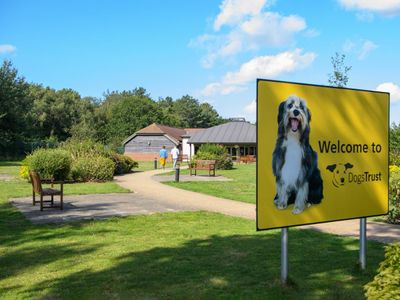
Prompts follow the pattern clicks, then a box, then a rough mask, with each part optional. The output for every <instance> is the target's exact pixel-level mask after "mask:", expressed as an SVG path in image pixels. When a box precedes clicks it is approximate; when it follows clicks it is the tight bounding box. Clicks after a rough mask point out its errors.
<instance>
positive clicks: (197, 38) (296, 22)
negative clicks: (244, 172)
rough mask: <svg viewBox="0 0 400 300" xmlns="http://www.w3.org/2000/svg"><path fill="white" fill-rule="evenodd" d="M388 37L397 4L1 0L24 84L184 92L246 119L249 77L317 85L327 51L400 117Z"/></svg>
mask: <svg viewBox="0 0 400 300" xmlns="http://www.w3.org/2000/svg"><path fill="white" fill-rule="evenodd" d="M399 32H400V0H381V1H374V0H326V1H315V0H302V1H296V0H286V1H284V0H208V1H200V0H199V1H181V0H168V1H161V0H160V1H155V0H153V1H151V0H150V1H144V0H142V1H139V0H136V1H94V0H85V1H77V0H68V1H63V0H59V1H51V0H38V1H28V0H25V1H21V0H13V1H6V0H0V60H1V61H2V60H4V59H10V60H11V61H12V62H13V63H14V65H15V66H16V67H17V69H18V70H19V72H20V74H22V75H24V76H25V77H26V79H27V80H28V81H30V82H35V83H41V84H43V85H45V86H50V87H53V88H56V89H61V88H72V89H74V90H77V91H78V92H79V93H81V95H82V96H94V97H102V95H103V92H105V91H106V90H110V91H111V90H129V89H133V88H135V87H138V86H142V87H144V88H146V89H147V91H148V92H149V93H150V94H151V96H152V97H153V98H154V99H158V98H159V97H166V96H171V97H173V98H178V97H181V96H182V95H185V94H189V95H192V96H194V97H196V98H197V99H199V100H200V101H201V102H203V101H206V102H209V103H211V104H212V105H213V106H214V107H215V108H216V109H217V111H218V112H219V113H220V114H221V115H223V116H224V117H236V116H244V117H246V118H247V119H249V120H252V121H254V120H255V102H254V100H255V97H256V89H255V87H256V85H255V79H256V78H269V79H277V80H287V81H296V82H306V83H315V84H327V79H328V73H329V72H330V71H331V64H330V57H331V56H333V55H334V53H335V52H336V51H337V52H341V53H344V54H345V55H346V63H347V64H348V65H350V66H352V70H351V72H350V81H349V84H348V86H349V87H354V88H361V89H368V90H384V91H388V92H390V93H391V121H392V122H393V121H395V122H397V123H398V122H400V72H399V70H400V59H399V55H398V53H399V50H398V49H400V39H399Z"/></svg>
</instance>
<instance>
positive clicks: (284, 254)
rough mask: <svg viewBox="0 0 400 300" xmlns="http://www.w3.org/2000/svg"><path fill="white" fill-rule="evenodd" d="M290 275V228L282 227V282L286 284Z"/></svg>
mask: <svg viewBox="0 0 400 300" xmlns="http://www.w3.org/2000/svg"><path fill="white" fill-rule="evenodd" d="M287 277H288V228H287V227H283V228H282V229H281V283H282V284H283V285H286V283H287Z"/></svg>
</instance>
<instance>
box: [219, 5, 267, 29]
mask: <svg viewBox="0 0 400 300" xmlns="http://www.w3.org/2000/svg"><path fill="white" fill-rule="evenodd" d="M266 2H267V0H224V1H223V2H222V4H221V5H220V7H219V8H220V10H221V12H220V13H219V15H218V16H217V17H216V19H215V21H214V30H215V31H218V30H220V28H221V27H222V26H223V25H226V24H228V25H232V24H234V23H236V22H240V21H241V20H242V19H243V18H244V17H246V16H248V15H257V14H258V13H260V11H261V9H262V8H263V7H264V5H265V4H266Z"/></svg>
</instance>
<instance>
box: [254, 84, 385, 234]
mask: <svg viewBox="0 0 400 300" xmlns="http://www.w3.org/2000/svg"><path fill="white" fill-rule="evenodd" d="M262 81H265V82H276V83H289V84H297V85H305V86H313V87H322V88H330V89H339V90H351V91H360V92H370V93H379V94H386V95H387V96H388V100H387V101H388V116H387V121H388V150H387V151H388V153H387V155H388V160H389V155H390V93H388V92H381V91H371V90H363V89H356V88H344V87H336V86H329V85H321V84H311V83H302V82H293V81H282V80H272V79H262V78H257V80H256V91H257V95H256V145H257V155H259V152H258V126H259V122H258V83H259V82H262ZM387 168H388V176H387V182H388V199H387V202H388V204H387V208H388V209H387V212H386V213H384V214H378V215H368V216H358V217H354V218H344V219H334V220H328V221H322V222H313V223H303V224H296V225H289V226H281V227H271V228H259V227H258V200H259V199H258V159H257V161H256V228H257V231H265V230H273V229H279V228H289V227H298V226H304V225H313V224H323V223H330V222H337V221H346V220H355V219H360V218H369V217H377V216H385V215H387V214H388V213H389V191H390V187H389V176H390V170H389V163H388V166H387Z"/></svg>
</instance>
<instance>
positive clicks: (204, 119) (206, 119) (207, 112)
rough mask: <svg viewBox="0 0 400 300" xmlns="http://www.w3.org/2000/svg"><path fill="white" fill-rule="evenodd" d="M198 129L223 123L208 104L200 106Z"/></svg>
mask: <svg viewBox="0 0 400 300" xmlns="http://www.w3.org/2000/svg"><path fill="white" fill-rule="evenodd" d="M200 111H201V112H200V124H199V127H203V128H208V127H212V126H216V125H219V124H222V123H224V122H225V120H224V119H223V118H222V117H221V116H220V115H219V114H218V112H217V111H216V110H215V109H214V108H213V107H212V106H211V104H209V103H206V102H205V103H202V104H200Z"/></svg>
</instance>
